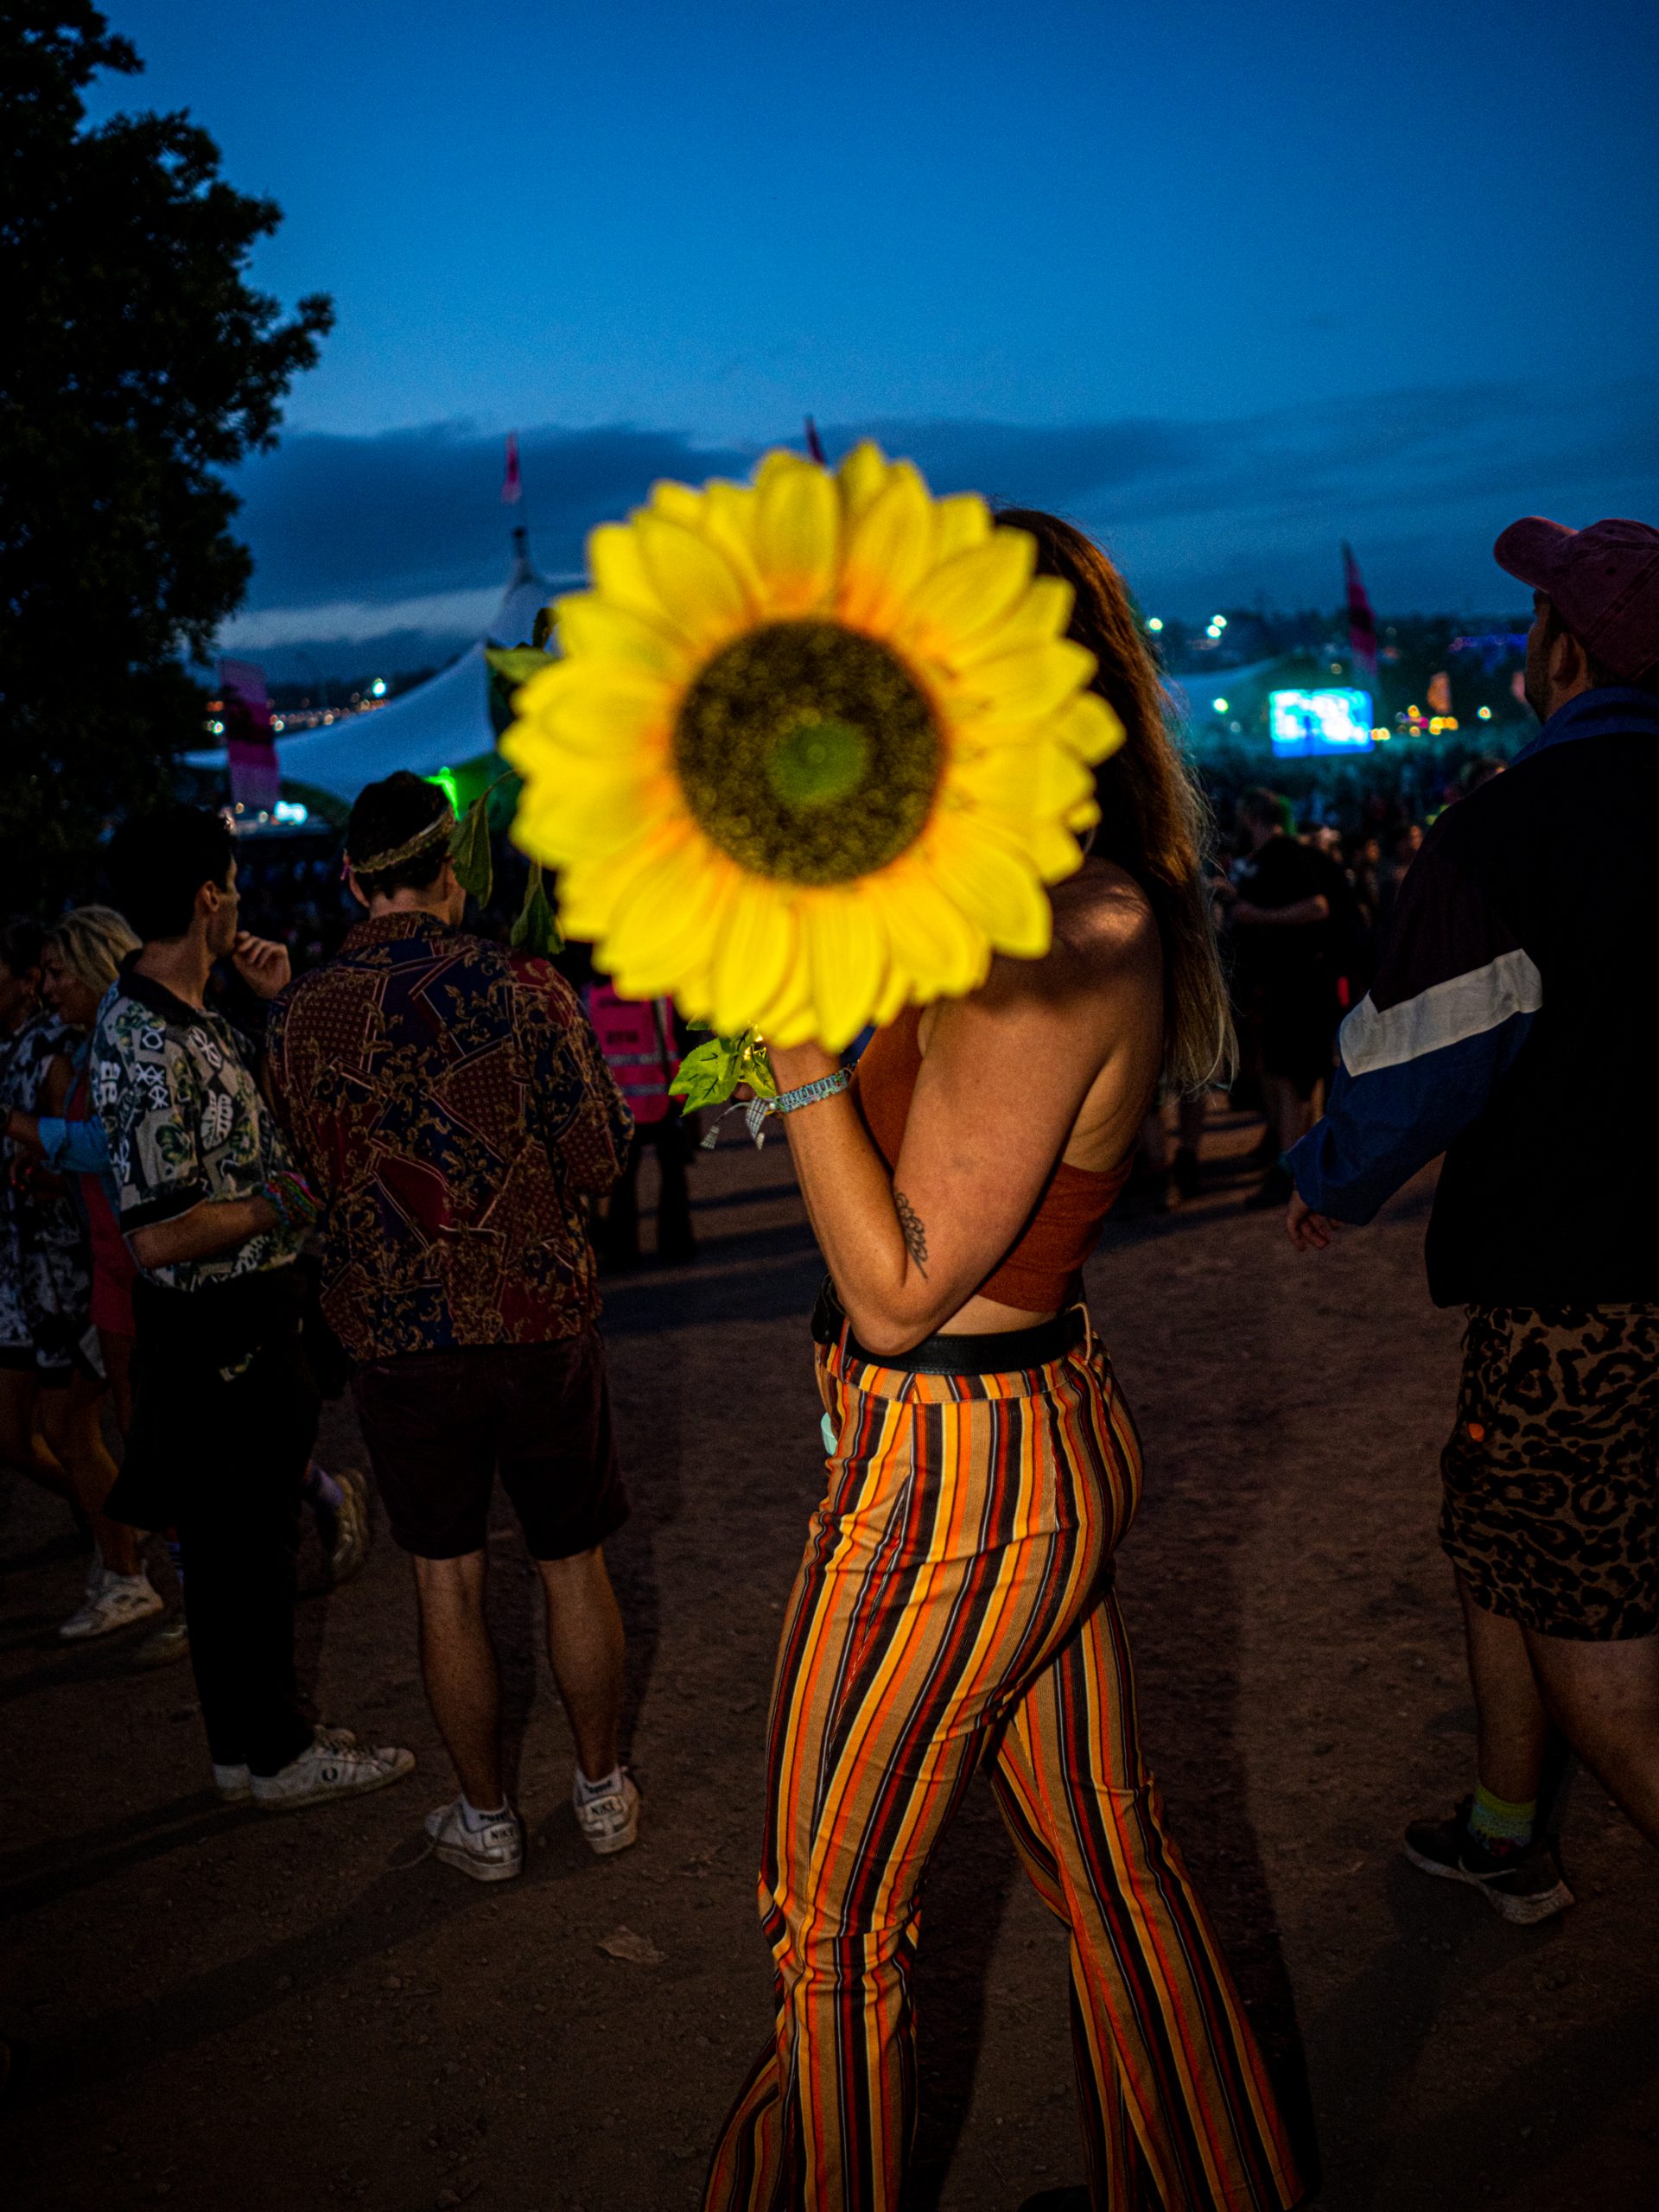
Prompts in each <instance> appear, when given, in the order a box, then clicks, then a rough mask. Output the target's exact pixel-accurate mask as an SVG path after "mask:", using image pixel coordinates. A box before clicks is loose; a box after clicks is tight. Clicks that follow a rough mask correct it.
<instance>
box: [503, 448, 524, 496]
mask: <svg viewBox="0 0 1659 2212" xmlns="http://www.w3.org/2000/svg"><path fill="white" fill-rule="evenodd" d="M523 498H524V481H523V479H522V478H521V477H520V476H519V474H518V431H517V430H509V431H508V432H507V473H506V474H505V476H504V477H503V478H502V479H501V499H502V504H503V505H505V506H509V507H513V506H517V505H518V502H519V500H520V499H523Z"/></svg>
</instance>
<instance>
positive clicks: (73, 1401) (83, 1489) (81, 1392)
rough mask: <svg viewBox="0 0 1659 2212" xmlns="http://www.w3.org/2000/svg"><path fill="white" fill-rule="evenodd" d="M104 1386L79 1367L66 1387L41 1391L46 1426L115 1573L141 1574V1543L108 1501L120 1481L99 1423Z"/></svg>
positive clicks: (50, 1443)
mask: <svg viewBox="0 0 1659 2212" xmlns="http://www.w3.org/2000/svg"><path fill="white" fill-rule="evenodd" d="M103 1395H104V1386H103V1384H102V1383H100V1382H99V1380H98V1378H97V1377H96V1376H92V1375H82V1374H79V1373H77V1374H75V1375H73V1376H71V1377H70V1380H69V1385H68V1388H67V1389H63V1390H42V1391H41V1428H42V1429H43V1430H44V1431H45V1433H46V1440H47V1443H48V1446H49V1447H50V1449H51V1452H52V1454H53V1457H54V1459H56V1460H57V1461H58V1464H59V1465H60V1466H61V1467H62V1469H63V1471H64V1473H65V1474H66V1475H67V1477H68V1478H69V1480H70V1483H71V1484H73V1489H74V1493H75V1496H76V1497H78V1498H79V1501H80V1510H81V1511H82V1512H83V1513H84V1514H86V1517H87V1518H88V1520H90V1521H91V1522H92V1536H93V1539H94V1541H96V1543H97V1545H98V1548H99V1554H100V1556H101V1557H102V1559H103V1561H104V1564H105V1567H108V1568H109V1570H110V1572H111V1574H128V1575H130V1574H137V1572H138V1545H137V1538H136V1537H135V1535H134V1534H133V1531H132V1530H131V1529H129V1528H128V1527H127V1526H126V1525H125V1523H124V1522H120V1521H111V1520H109V1519H108V1518H107V1517H106V1516H105V1511H104V1501H105V1498H106V1497H108V1496H109V1494H110V1492H111V1490H112V1489H113V1488H114V1487H115V1476H116V1465H115V1462H114V1460H113V1459H111V1457H110V1455H109V1452H107V1451H106V1450H105V1445H104V1438H103V1434H102V1432H101V1430H100V1428H99V1417H98V1408H99V1399H100V1398H102V1396H103Z"/></svg>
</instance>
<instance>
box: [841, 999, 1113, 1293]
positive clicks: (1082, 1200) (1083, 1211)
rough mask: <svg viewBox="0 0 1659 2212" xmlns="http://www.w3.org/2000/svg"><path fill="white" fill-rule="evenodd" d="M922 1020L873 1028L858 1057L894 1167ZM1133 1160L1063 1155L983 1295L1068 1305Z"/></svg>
mask: <svg viewBox="0 0 1659 2212" xmlns="http://www.w3.org/2000/svg"><path fill="white" fill-rule="evenodd" d="M920 1020H921V1008H920V1007H913V1006H912V1007H906V1009H905V1011H904V1012H903V1013H902V1014H900V1015H899V1018H898V1020H896V1021H893V1022H890V1023H889V1024H888V1026H887V1028H885V1029H879V1030H878V1031H877V1032H876V1033H875V1035H874V1037H873V1038H872V1039H870V1041H869V1043H868V1045H867V1046H865V1048H864V1052H863V1055H862V1057H861V1059H860V1061H859V1063H858V1077H857V1084H856V1090H857V1097H858V1103H859V1108H860V1110H861V1112H862V1114H863V1116H864V1126H865V1128H868V1131H869V1133H870V1135H871V1136H872V1137H873V1138H874V1141H875V1147H876V1150H877V1151H878V1152H879V1153H880V1154H881V1157H882V1159H883V1160H886V1161H887V1166H888V1167H889V1168H893V1167H896V1166H898V1164H899V1146H900V1145H901V1144H902V1143H903V1142H904V1140H905V1123H906V1122H907V1121H908V1119H909V1118H910V1102H911V1099H912V1096H914V1094H915V1090H916V1078H917V1077H918V1075H919V1074H920V1072H921V1066H922V1052H921V1046H920V1045H919V1044H918V1041H917V1031H918V1025H919V1023H920ZM1133 1165H1134V1154H1130V1156H1129V1158H1128V1160H1123V1161H1122V1163H1121V1164H1120V1165H1119V1166H1116V1167H1110V1168H1108V1169H1106V1170H1105V1171H1104V1172H1101V1171H1100V1170H1097V1169H1095V1168H1091V1167H1072V1166H1069V1165H1068V1164H1067V1163H1066V1161H1065V1160H1059V1161H1058V1162H1057V1163H1056V1166H1055V1168H1054V1173H1052V1175H1051V1176H1050V1177H1049V1179H1048V1181H1047V1183H1046V1185H1044V1187H1043V1192H1042V1196H1041V1197H1040V1198H1039V1199H1038V1201H1037V1204H1036V1205H1035V1206H1034V1207H1033V1210H1032V1214H1031V1218H1030V1219H1029V1220H1028V1221H1027V1224H1026V1225H1025V1228H1024V1230H1022V1231H1021V1233H1020V1238H1019V1241H1018V1242H1017V1243H1015V1244H1014V1245H1013V1246H1012V1247H1011V1248H1010V1249H1009V1250H1008V1251H1007V1252H1006V1253H1005V1254H1004V1255H1003V1257H1002V1261H1001V1264H1000V1266H999V1267H998V1268H997V1269H996V1271H995V1274H990V1275H988V1276H987V1277H986V1279H985V1281H983V1282H982V1283H981V1284H980V1286H979V1295H980V1296H981V1297H982V1298H995V1299H996V1300H999V1301H1000V1302H1001V1304H1002V1305H1004V1306H1020V1307H1022V1308H1023V1309H1024V1310H1025V1311H1026V1312H1027V1313H1055V1312H1058V1309H1059V1308H1060V1307H1061V1306H1065V1305H1066V1304H1067V1303H1068V1302H1069V1301H1070V1300H1071V1295H1072V1290H1073V1285H1074V1281H1075V1279H1076V1276H1077V1271H1078V1269H1079V1268H1081V1267H1082V1265H1083V1263H1084V1261H1085V1260H1086V1259H1087V1258H1088V1257H1089V1255H1090V1253H1091V1252H1092V1251H1093V1250H1094V1249H1095V1246H1096V1244H1097V1243H1099V1242H1100V1230H1101V1224H1102V1223H1103V1221H1104V1220H1105V1218H1106V1217H1107V1215H1108V1214H1109V1212H1110V1211H1111V1210H1112V1205H1113V1202H1114V1201H1115V1199H1116V1197H1117V1194H1118V1192H1120V1191H1121V1190H1122V1188H1123V1185H1125V1183H1127V1182H1128V1179H1129V1169H1130V1167H1131V1166H1133Z"/></svg>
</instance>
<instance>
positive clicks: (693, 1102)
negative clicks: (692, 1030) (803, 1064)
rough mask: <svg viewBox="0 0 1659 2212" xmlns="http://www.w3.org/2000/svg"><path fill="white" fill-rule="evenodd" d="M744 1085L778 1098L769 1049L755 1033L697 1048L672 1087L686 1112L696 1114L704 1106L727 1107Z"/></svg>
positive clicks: (717, 1039) (715, 1039)
mask: <svg viewBox="0 0 1659 2212" xmlns="http://www.w3.org/2000/svg"><path fill="white" fill-rule="evenodd" d="M740 1083H747V1084H748V1085H749V1087H750V1089H751V1090H753V1091H754V1092H755V1093H756V1095H757V1096H760V1097H761V1098H775V1097H776V1096H777V1095H778V1085H777V1083H776V1080H775V1079H774V1077H773V1076H772V1069H771V1066H770V1065H769V1064H768V1062H767V1059H766V1046H764V1045H763V1044H762V1043H761V1042H760V1039H759V1038H758V1037H757V1036H756V1035H755V1033H754V1032H753V1029H746V1030H744V1031H743V1032H742V1033H741V1035H740V1036H736V1037H709V1038H707V1039H704V1041H703V1042H702V1044H701V1045H694V1046H692V1047H691V1050H690V1052H688V1053H687V1054H686V1056H685V1058H683V1060H682V1061H681V1062H680V1071H679V1073H678V1074H677V1076H676V1077H675V1078H674V1080H673V1082H672V1083H671V1084H669V1086H668V1087H669V1090H671V1092H672V1093H673V1095H674V1096H675V1097H677V1098H683V1099H684V1101H685V1110H686V1112H687V1113H688V1114H694V1113H696V1110H697V1109H698V1108H699V1107H700V1106H722V1105H724V1104H725V1103H726V1101H727V1100H728V1098H729V1097H730V1096H731V1095H732V1093H733V1092H734V1090H736V1089H737V1086H738V1084H740Z"/></svg>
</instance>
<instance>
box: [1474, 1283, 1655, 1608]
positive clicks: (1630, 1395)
mask: <svg viewBox="0 0 1659 2212" xmlns="http://www.w3.org/2000/svg"><path fill="white" fill-rule="evenodd" d="M1440 1472H1441V1475H1442V1478H1443V1479H1444V1484H1445V1490H1444V1499H1443V1503H1442V1507H1441V1512H1440V1541H1441V1543H1442V1545H1443V1546H1444V1547H1445V1549H1446V1555H1447V1556H1448V1558H1449V1559H1450V1560H1451V1561H1452V1565H1453V1566H1454V1567H1456V1568H1457V1570H1458V1573H1459V1574H1460V1575H1461V1576H1462V1578H1463V1580H1464V1581H1465V1583H1467V1584H1468V1586H1469V1588H1470V1590H1471V1593H1472V1594H1473V1596H1474V1598H1475V1599H1476V1600H1477V1602H1478V1604H1480V1605H1484V1607H1485V1608H1486V1610H1487V1611H1489V1612H1494V1613H1502V1614H1504V1615H1506V1616H1507V1617H1508V1618H1510V1619H1513V1620H1517V1621H1520V1622H1522V1624H1524V1625H1525V1626H1526V1627H1528V1628H1530V1629H1533V1630H1536V1631H1537V1632H1538V1634H1540V1635H1541V1636H1560V1637H1570V1638H1573V1639H1574V1640H1576V1641H1578V1642H1580V1643H1604V1642H1605V1643H1611V1642H1613V1641H1616V1640H1621V1639H1624V1638H1626V1637H1637V1636H1651V1635H1653V1634H1654V1632H1655V1631H1656V1630H1659V1306H1555V1307H1552V1308H1548V1309H1546V1310H1543V1311H1538V1310H1535V1309H1533V1308H1531V1307H1529V1306H1471V1307H1470V1309H1469V1325H1468V1328H1467V1330H1466V1331H1465V1335H1464V1340H1463V1378H1462V1381H1461V1383H1459V1389H1458V1420H1457V1426H1456V1427H1455V1428H1454V1429H1453V1430H1452V1435H1451V1438H1450V1440H1449V1441H1448V1442H1447V1444H1446V1449H1445V1451H1444V1452H1442V1453H1441V1455H1440Z"/></svg>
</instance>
